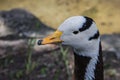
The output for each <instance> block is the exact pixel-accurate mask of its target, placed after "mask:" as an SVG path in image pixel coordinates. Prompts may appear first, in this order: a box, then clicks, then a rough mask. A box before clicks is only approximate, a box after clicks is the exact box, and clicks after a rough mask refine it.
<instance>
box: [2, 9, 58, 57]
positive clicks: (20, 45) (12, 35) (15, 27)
mask: <svg viewBox="0 0 120 80" xmlns="http://www.w3.org/2000/svg"><path fill="white" fill-rule="evenodd" d="M53 31H54V29H52V28H50V27H48V26H47V25H45V24H44V23H42V22H41V21H40V20H39V19H38V18H37V17H35V16H34V15H33V14H31V13H30V12H28V11H26V10H24V9H12V10H10V11H0V58H1V57H5V56H7V55H15V54H23V53H24V54H26V53H27V51H28V46H29V44H28V43H29V42H28V39H30V38H39V39H41V38H42V37H44V36H45V35H48V34H50V33H51V32H53ZM33 48H34V49H33V51H39V52H43V51H45V50H46V51H50V50H54V49H56V48H57V47H55V46H48V45H44V47H42V46H38V45H35V47H33Z"/></svg>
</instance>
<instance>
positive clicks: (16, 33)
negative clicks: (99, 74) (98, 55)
mask: <svg viewBox="0 0 120 80" xmlns="http://www.w3.org/2000/svg"><path fill="white" fill-rule="evenodd" d="M119 3H120V0H34V1H33V0H0V80H70V78H71V74H72V71H73V54H72V50H71V49H70V48H68V47H64V48H63V47H61V46H53V45H46V46H38V45H37V44H36V41H37V39H38V38H39V39H41V38H43V37H44V36H46V35H48V34H50V33H52V32H53V31H54V30H55V29H57V28H58V27H59V25H60V24H61V23H62V22H63V21H64V20H65V19H66V18H68V17H71V16H76V15H84V16H89V17H91V18H93V19H94V20H95V22H96V24H97V26H98V28H99V30H100V33H101V34H102V36H101V39H102V46H103V52H104V53H103V59H104V63H105V64H104V69H105V72H104V75H105V80H119V79H120V62H119V59H120V20H119V18H120V5H119ZM56 53H57V54H56ZM67 53H70V54H67ZM51 74H52V75H51Z"/></svg>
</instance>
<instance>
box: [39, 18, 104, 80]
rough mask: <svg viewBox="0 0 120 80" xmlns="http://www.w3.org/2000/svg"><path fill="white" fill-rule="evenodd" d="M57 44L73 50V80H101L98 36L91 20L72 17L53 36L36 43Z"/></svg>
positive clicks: (101, 67) (101, 69) (94, 24)
mask: <svg viewBox="0 0 120 80" xmlns="http://www.w3.org/2000/svg"><path fill="white" fill-rule="evenodd" d="M57 43H61V44H62V45H68V46H70V47H72V48H73V53H74V73H73V80H103V77H104V76H103V59H102V49H101V40H100V34H99V31H98V29H97V26H96V23H95V22H94V21H93V19H92V18H90V17H87V16H72V17H70V18H68V19H66V20H65V21H64V22H63V23H62V24H61V25H60V26H59V27H58V29H57V30H56V31H55V32H54V33H53V34H51V35H49V36H47V37H45V38H43V39H42V40H39V41H38V45H45V44H57Z"/></svg>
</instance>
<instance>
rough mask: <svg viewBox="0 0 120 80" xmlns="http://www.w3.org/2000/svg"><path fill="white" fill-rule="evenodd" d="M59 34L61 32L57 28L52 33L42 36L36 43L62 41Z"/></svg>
mask: <svg viewBox="0 0 120 80" xmlns="http://www.w3.org/2000/svg"><path fill="white" fill-rule="evenodd" d="M61 35H62V32H61V31H59V30H57V31H55V32H54V33H53V34H52V35H49V36H48V37H45V38H43V40H39V41H38V44H39V45H44V44H54V43H60V42H62V40H61V39H60V37H61Z"/></svg>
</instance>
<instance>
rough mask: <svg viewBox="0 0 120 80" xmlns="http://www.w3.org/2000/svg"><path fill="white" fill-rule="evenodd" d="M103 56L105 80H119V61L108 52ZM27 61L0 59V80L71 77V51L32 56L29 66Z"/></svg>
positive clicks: (14, 57) (22, 57)
mask: <svg viewBox="0 0 120 80" xmlns="http://www.w3.org/2000/svg"><path fill="white" fill-rule="evenodd" d="M108 53H109V55H108ZM103 56H104V57H103V59H104V63H105V64H104V75H105V77H104V78H105V80H119V79H120V75H119V73H120V67H119V66H120V62H119V60H117V59H116V56H115V55H114V54H113V53H110V52H104V55H103ZM27 59H29V57H28V56H27V55H26V54H21V55H9V56H7V57H5V58H2V59H0V80H69V79H71V77H72V76H71V74H72V71H73V65H74V64H73V54H72V50H71V49H70V50H69V51H68V52H67V54H66V55H64V56H63V54H61V49H58V50H56V51H51V52H42V53H37V54H34V55H32V57H31V63H30V64H28V62H27ZM67 61H69V62H68V63H67V65H68V66H66V62H67ZM27 65H28V67H29V68H27V67H26V66H27Z"/></svg>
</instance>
